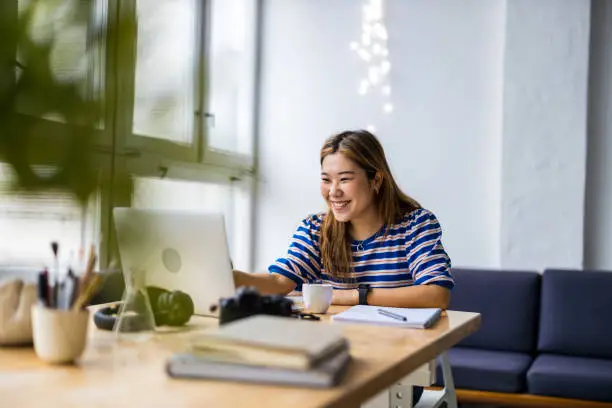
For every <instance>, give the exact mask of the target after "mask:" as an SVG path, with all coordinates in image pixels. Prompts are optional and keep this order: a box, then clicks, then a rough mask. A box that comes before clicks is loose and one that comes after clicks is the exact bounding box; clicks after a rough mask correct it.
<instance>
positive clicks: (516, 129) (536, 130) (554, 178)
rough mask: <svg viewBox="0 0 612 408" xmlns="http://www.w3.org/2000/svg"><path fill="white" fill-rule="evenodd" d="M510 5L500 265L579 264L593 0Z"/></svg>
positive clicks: (527, 1) (542, 0) (524, 0)
mask: <svg viewBox="0 0 612 408" xmlns="http://www.w3.org/2000/svg"><path fill="white" fill-rule="evenodd" d="M506 13H507V17H506V45H505V54H504V84H503V87H504V101H503V136H502V138H503V143H502V180H501V186H502V212H501V221H502V228H501V238H502V240H501V266H502V267H509V268H520V269H542V268H546V267H572V268H580V267H581V266H582V262H583V242H584V241H583V233H584V225H583V221H584V191H585V178H586V146H587V132H586V127H587V82H588V55H589V33H590V30H589V27H590V2H588V1H576V0H539V1H537V2H534V1H532V0H512V1H509V2H508V4H507V10H506Z"/></svg>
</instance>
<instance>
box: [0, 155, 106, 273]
mask: <svg viewBox="0 0 612 408" xmlns="http://www.w3.org/2000/svg"><path fill="white" fill-rule="evenodd" d="M44 170H45V169H44V168H43V169H41V171H44ZM13 180H14V174H13V172H12V171H11V168H10V167H9V166H8V165H7V164H1V163H0V231H1V232H2V239H0V266H2V267H4V266H15V265H19V266H28V267H33V268H43V267H45V266H51V265H52V263H51V262H52V260H53V254H52V252H51V246H50V243H51V242H52V241H58V242H60V243H61V246H60V258H61V259H62V262H69V261H70V257H71V254H72V255H73V257H76V256H77V254H78V252H79V249H80V248H86V247H87V246H88V243H91V242H95V237H96V233H95V231H96V230H97V228H98V225H97V223H98V222H99V220H98V217H97V211H96V207H97V204H98V202H97V200H96V199H93V200H91V203H90V205H89V206H87V207H86V208H84V209H82V208H81V206H80V205H79V204H78V203H77V202H75V201H74V199H72V198H71V197H70V196H69V195H68V194H65V193H59V192H52V191H49V192H39V193H21V194H15V192H13V191H10V189H11V187H12V182H13ZM75 260H76V258H75Z"/></svg>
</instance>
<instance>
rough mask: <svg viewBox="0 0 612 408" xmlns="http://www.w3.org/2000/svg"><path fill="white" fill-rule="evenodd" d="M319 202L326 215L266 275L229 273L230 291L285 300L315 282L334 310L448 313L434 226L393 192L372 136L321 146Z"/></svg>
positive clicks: (446, 280) (335, 139)
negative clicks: (246, 289)
mask: <svg viewBox="0 0 612 408" xmlns="http://www.w3.org/2000/svg"><path fill="white" fill-rule="evenodd" d="M321 195H322V196H323V199H324V200H325V202H326V203H327V206H328V211H327V213H321V214H315V215H311V216H309V217H307V218H305V219H304V220H302V222H301V224H300V225H299V227H298V228H297V231H296V232H295V234H294V235H293V239H292V242H291V244H290V246H289V251H288V253H287V255H286V256H285V257H284V258H280V259H278V260H276V262H275V263H274V264H273V265H271V266H270V267H269V271H268V273H252V274H251V273H244V272H240V271H234V279H235V282H236V286H238V287H239V286H254V287H255V288H257V289H258V290H259V291H260V292H261V293H263V294H288V293H289V292H291V291H293V290H295V289H297V290H300V289H301V286H302V284H303V283H308V282H315V281H317V282H320V281H322V282H323V283H329V284H331V285H333V288H334V291H333V303H334V304H337V305H357V304H368V305H378V306H395V307H440V308H446V307H447V306H448V302H449V298H450V290H451V289H452V288H453V285H454V282H453V278H452V277H451V274H450V259H449V257H448V255H447V254H446V251H445V250H444V247H443V246H442V240H441V236H442V231H441V228H440V225H439V223H438V220H437V219H436V217H435V216H434V214H432V213H431V212H430V211H428V210H426V209H423V208H421V206H420V205H419V203H418V202H416V201H415V200H414V199H412V198H410V197H408V196H407V195H405V194H404V193H403V192H402V191H401V190H400V189H399V187H398V186H397V184H396V182H395V180H394V179H393V176H392V175H391V171H390V170H389V165H388V164H387V160H386V158H385V153H384V151H383V148H382V146H381V145H380V143H379V141H378V140H377V139H376V137H374V135H372V134H371V133H370V132H367V131H364V130H360V131H347V132H342V133H340V134H337V135H334V136H332V137H330V138H329V139H327V140H326V141H325V143H324V145H323V148H322V149H321Z"/></svg>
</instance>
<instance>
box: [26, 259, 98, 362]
mask: <svg viewBox="0 0 612 408" xmlns="http://www.w3.org/2000/svg"><path fill="white" fill-rule="evenodd" d="M54 252H55V249H54ZM95 261H96V255H95V252H94V251H93V249H92V250H90V254H89V260H88V264H87V269H86V271H85V274H84V275H83V276H82V278H81V279H80V281H79V280H78V279H75V277H70V274H69V276H68V278H67V279H66V281H65V282H64V284H63V285H61V286H59V278H57V272H58V270H57V269H56V270H55V273H56V278H55V279H54V281H55V282H54V283H53V284H51V282H49V281H50V279H49V274H48V273H47V272H46V271H45V272H41V273H40V274H39V276H38V300H39V302H38V304H36V305H33V306H32V332H33V337H34V350H35V351H36V355H37V356H38V358H40V359H41V360H43V361H45V362H47V363H52V364H69V363H73V362H74V361H75V360H77V359H78V358H79V357H81V355H82V354H83V351H84V350H85V346H86V343H87V328H88V325H89V320H90V316H89V311H88V310H87V309H86V308H85V306H87V305H88V303H89V301H90V299H91V297H92V296H93V294H94V292H95V290H96V289H97V288H98V286H99V284H100V281H101V277H100V276H99V275H98V274H95V273H93V268H94V265H95Z"/></svg>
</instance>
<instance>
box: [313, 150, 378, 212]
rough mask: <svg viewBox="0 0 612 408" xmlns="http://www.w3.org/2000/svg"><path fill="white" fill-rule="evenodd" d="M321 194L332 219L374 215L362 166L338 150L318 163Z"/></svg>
mask: <svg viewBox="0 0 612 408" xmlns="http://www.w3.org/2000/svg"><path fill="white" fill-rule="evenodd" d="M321 195H322V196H323V199H324V200H325V201H326V202H327V204H328V206H329V207H330V208H331V210H332V211H333V212H334V216H335V217H336V220H338V221H341V222H347V221H355V220H358V219H362V218H364V217H370V216H372V215H373V214H375V213H376V212H375V210H376V207H375V202H374V194H373V190H372V187H371V182H370V180H368V177H367V175H366V172H365V170H364V169H362V168H361V167H359V166H358V165H357V164H356V163H355V162H354V161H352V160H351V159H349V158H347V157H346V156H344V155H343V154H341V153H334V154H330V155H328V156H326V157H325V158H324V159H323V163H322V164H321Z"/></svg>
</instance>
